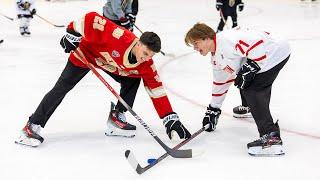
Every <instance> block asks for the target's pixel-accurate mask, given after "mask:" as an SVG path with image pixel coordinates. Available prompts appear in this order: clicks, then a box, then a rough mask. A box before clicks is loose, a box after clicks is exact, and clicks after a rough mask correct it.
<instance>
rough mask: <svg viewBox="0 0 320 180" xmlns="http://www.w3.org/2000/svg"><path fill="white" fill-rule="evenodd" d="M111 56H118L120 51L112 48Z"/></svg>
mask: <svg viewBox="0 0 320 180" xmlns="http://www.w3.org/2000/svg"><path fill="white" fill-rule="evenodd" d="M111 56H112V57H115V58H118V57H120V53H119V52H118V51H116V50H113V51H112V53H111Z"/></svg>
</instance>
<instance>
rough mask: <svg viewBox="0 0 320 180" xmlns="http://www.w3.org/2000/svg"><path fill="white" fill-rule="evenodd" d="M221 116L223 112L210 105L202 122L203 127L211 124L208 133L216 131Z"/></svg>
mask: <svg viewBox="0 0 320 180" xmlns="http://www.w3.org/2000/svg"><path fill="white" fill-rule="evenodd" d="M220 114H221V110H220V109H219V108H213V107H211V106H210V105H209V106H208V107H207V111H206V114H205V116H204V118H203V120H202V126H203V127H204V126H206V125H208V124H209V127H208V128H207V129H206V131H208V132H211V131H214V130H215V129H216V126H217V124H218V119H219V116H220Z"/></svg>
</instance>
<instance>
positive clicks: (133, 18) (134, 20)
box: [126, 13, 136, 25]
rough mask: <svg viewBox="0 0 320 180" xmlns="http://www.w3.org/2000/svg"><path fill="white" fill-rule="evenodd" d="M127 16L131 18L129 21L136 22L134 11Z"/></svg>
mask: <svg viewBox="0 0 320 180" xmlns="http://www.w3.org/2000/svg"><path fill="white" fill-rule="evenodd" d="M126 18H127V19H129V21H130V23H131V24H132V25H133V24H134V23H135V22H136V15H134V14H132V13H128V14H126Z"/></svg>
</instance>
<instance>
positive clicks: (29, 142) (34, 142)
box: [14, 137, 41, 147]
mask: <svg viewBox="0 0 320 180" xmlns="http://www.w3.org/2000/svg"><path fill="white" fill-rule="evenodd" d="M14 143H16V144H19V145H24V146H29V147H38V146H39V145H40V144H41V142H40V141H39V140H38V139H33V138H28V137H24V138H23V137H20V138H19V139H18V140H16V141H14Z"/></svg>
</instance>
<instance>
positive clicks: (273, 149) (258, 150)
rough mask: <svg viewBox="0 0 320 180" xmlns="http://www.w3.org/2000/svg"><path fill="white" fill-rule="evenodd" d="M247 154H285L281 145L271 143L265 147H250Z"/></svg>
mask: <svg viewBox="0 0 320 180" xmlns="http://www.w3.org/2000/svg"><path fill="white" fill-rule="evenodd" d="M248 154H249V155H251V156H255V157H276V156H283V155H285V153H284V150H283V147H282V145H273V146H270V147H267V148H262V147H260V146H259V147H251V148H249V149H248Z"/></svg>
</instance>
